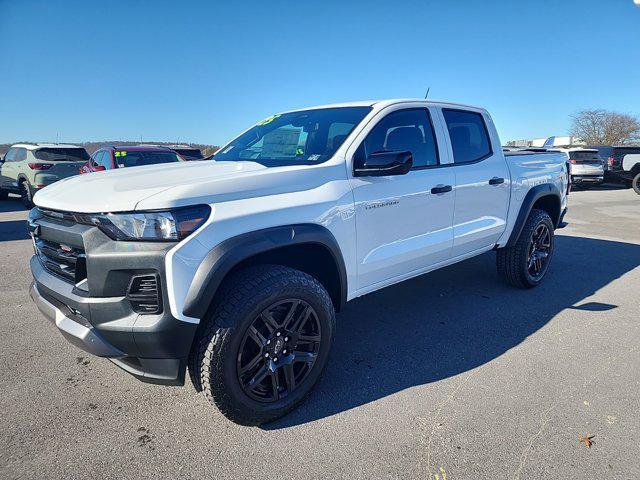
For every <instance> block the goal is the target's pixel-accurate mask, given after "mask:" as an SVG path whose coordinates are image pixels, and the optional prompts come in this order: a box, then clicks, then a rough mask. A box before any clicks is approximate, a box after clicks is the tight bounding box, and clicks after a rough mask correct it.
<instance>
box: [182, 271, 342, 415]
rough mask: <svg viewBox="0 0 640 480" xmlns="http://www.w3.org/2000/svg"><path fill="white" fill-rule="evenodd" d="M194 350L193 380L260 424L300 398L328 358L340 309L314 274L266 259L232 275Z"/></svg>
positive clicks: (228, 408)
mask: <svg viewBox="0 0 640 480" xmlns="http://www.w3.org/2000/svg"><path fill="white" fill-rule="evenodd" d="M217 298H218V300H217V301H216V304H214V306H213V311H212V314H211V316H210V318H209V319H208V320H207V322H206V324H205V325H204V326H203V328H202V329H201V331H200V332H199V334H198V336H197V338H196V341H195V343H194V347H193V349H192V352H191V359H190V362H189V364H190V366H189V368H190V370H191V371H190V373H191V376H192V378H194V377H195V378H196V380H195V382H194V383H195V384H196V388H198V387H199V388H201V389H202V392H203V393H204V395H205V397H206V398H207V399H208V400H209V401H210V402H211V403H213V404H214V405H216V406H217V407H218V408H219V409H220V411H221V412H222V413H223V414H224V415H225V416H226V417H227V418H229V419H230V420H232V421H234V422H236V423H240V424H243V425H259V424H262V423H266V422H269V421H272V420H275V419H277V418H279V417H282V416H283V415H285V414H287V413H288V412H289V411H291V410H292V409H294V408H295V407H296V406H298V405H299V404H300V403H301V402H302V401H303V400H304V399H305V397H306V396H307V395H308V394H309V393H310V392H311V390H312V389H313V387H314V386H315V385H316V383H317V382H318V380H319V379H320V376H321V374H322V371H323V369H324V367H325V365H326V363H327V360H328V358H329V350H330V347H331V343H332V340H333V333H334V330H335V313H334V310H333V304H332V303H331V298H330V297H329V294H328V293H327V291H326V290H325V289H324V287H323V286H322V285H321V284H320V282H318V281H317V280H316V279H315V278H313V277H311V276H310V275H307V274H306V273H303V272H300V271H298V270H294V269H292V268H288V267H282V266H276V265H265V266H258V267H252V268H248V269H246V270H242V271H239V272H237V273H235V274H233V276H232V277H231V278H229V279H228V280H227V281H225V284H224V285H223V287H221V291H220V292H219V294H218V295H217Z"/></svg>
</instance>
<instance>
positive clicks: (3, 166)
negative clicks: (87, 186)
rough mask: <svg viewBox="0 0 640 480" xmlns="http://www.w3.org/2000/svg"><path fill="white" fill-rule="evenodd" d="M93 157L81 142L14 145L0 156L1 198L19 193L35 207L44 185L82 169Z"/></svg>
mask: <svg viewBox="0 0 640 480" xmlns="http://www.w3.org/2000/svg"><path fill="white" fill-rule="evenodd" d="M88 161H89V154H88V153H87V151H86V150H85V149H84V148H82V147H78V146H77V145H62V144H55V143H52V144H49V143H38V144H27V143H20V144H16V145H13V146H12V147H11V148H10V149H9V150H8V151H7V153H6V155H5V156H4V158H3V159H2V160H0V199H1V200H4V199H6V198H7V196H8V195H9V193H17V194H18V195H20V197H21V198H22V203H24V205H25V206H26V207H27V208H31V207H33V202H32V199H33V195H34V194H35V192H36V191H38V190H39V189H41V188H44V187H46V186H47V185H51V184H52V183H54V182H57V181H58V180H62V179H63V178H67V177H71V176H73V175H77V174H78V173H80V168H81V167H82V166H83V165H84V164H85V163H86V162H88Z"/></svg>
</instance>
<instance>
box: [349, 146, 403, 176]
mask: <svg viewBox="0 0 640 480" xmlns="http://www.w3.org/2000/svg"><path fill="white" fill-rule="evenodd" d="M411 167H413V155H412V154H411V152H409V151H406V152H397V151H392V152H374V153H371V154H369V155H368V156H367V158H366V159H365V160H364V161H362V160H361V161H359V162H356V166H355V170H354V174H355V176H356V177H384V176H387V175H404V174H406V173H408V172H409V170H411Z"/></svg>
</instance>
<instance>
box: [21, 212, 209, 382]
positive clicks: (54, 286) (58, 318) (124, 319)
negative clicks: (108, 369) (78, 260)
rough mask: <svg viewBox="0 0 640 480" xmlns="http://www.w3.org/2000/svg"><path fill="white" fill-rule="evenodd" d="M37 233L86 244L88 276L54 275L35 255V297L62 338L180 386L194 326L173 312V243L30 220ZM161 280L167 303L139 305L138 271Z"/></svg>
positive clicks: (135, 372) (80, 245)
mask: <svg viewBox="0 0 640 480" xmlns="http://www.w3.org/2000/svg"><path fill="white" fill-rule="evenodd" d="M30 223H31V226H32V230H34V228H33V227H37V228H36V229H35V231H36V234H37V235H38V238H39V239H40V238H41V239H44V240H46V241H49V242H60V243H62V244H64V245H65V247H66V246H70V247H73V248H78V249H79V248H82V249H83V251H84V255H85V258H84V261H85V262H86V280H84V281H82V282H79V283H75V282H73V281H71V280H70V279H69V278H64V277H63V276H61V275H59V274H56V273H57V272H56V271H55V269H53V270H52V267H51V265H47V266H46V267H45V264H46V263H47V262H43V260H42V255H34V256H33V257H32V258H31V272H32V274H33V278H34V283H33V285H32V287H31V291H30V294H31V297H32V299H33V300H34V302H35V303H36V305H37V306H38V308H39V309H40V311H41V312H42V313H43V314H44V315H45V317H47V318H48V319H49V320H50V321H51V322H52V323H54V324H55V325H56V327H57V328H58V330H59V331H60V332H61V333H62V334H63V336H64V337H65V338H66V339H67V340H68V341H69V342H70V343H72V344H74V345H76V346H77V347H79V348H81V349H83V350H84V351H86V352H88V353H91V354H93V355H97V356H100V357H106V358H109V359H110V360H111V361H112V362H114V363H115V364H116V365H118V366H119V367H121V368H122V369H124V370H126V371H127V372H129V373H130V374H132V375H134V376H135V377H137V378H139V379H140V380H143V381H145V382H150V383H160V384H165V385H183V384H184V377H185V366H186V358H187V356H188V354H189V350H190V348H191V343H192V341H193V337H194V335H195V331H196V329H197V324H193V323H188V322H183V321H180V320H178V319H176V318H174V317H173V315H172V314H171V312H170V309H169V307H168V306H169V302H168V298H167V293H166V292H167V288H166V276H165V272H164V259H165V255H166V253H167V252H168V250H169V249H171V248H172V247H173V246H174V244H165V243H152V242H148V243H147V242H145V243H142V242H116V241H113V240H111V239H110V238H108V237H107V236H106V235H105V234H104V233H102V232H101V231H100V230H99V229H97V228H96V227H93V226H87V225H79V224H74V225H71V224H69V223H68V222H67V223H65V222H63V221H60V222H58V221H52V220H51V219H48V218H31V217H30ZM142 274H147V275H148V274H153V275H157V278H158V279H159V285H158V286H159V295H161V305H162V307H163V308H162V309H161V311H160V312H158V313H154V314H141V313H138V312H137V311H136V309H135V308H134V305H133V304H132V301H131V300H130V298H129V297H128V288H129V286H130V284H131V280H132V279H133V277H134V276H136V275H142Z"/></svg>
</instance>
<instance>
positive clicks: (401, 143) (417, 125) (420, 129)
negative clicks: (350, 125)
mask: <svg viewBox="0 0 640 480" xmlns="http://www.w3.org/2000/svg"><path fill="white" fill-rule="evenodd" d="M336 137H337V136H336ZM364 148H365V152H364V154H365V155H370V154H372V153H376V152H384V151H400V152H402V151H409V152H411V154H412V155H413V167H414V168H421V167H422V168H424V167H430V166H434V165H438V148H437V146H436V140H435V135H434V133H433V127H432V124H431V118H430V116H429V112H428V111H427V110H425V109H422V108H420V109H411V110H398V111H397V112H393V113H390V114H389V115H387V116H386V117H384V118H383V119H382V120H380V122H379V123H378V124H377V125H376V126H375V127H373V129H372V130H371V132H369V135H367V138H366V139H365V140H364Z"/></svg>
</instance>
